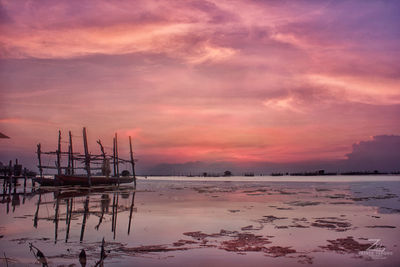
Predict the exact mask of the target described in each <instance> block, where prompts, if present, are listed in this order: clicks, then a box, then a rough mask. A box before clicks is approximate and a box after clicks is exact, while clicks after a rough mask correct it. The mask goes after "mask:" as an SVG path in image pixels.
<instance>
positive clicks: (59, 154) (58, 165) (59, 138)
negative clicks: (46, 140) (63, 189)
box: [57, 131, 61, 175]
mask: <svg viewBox="0 0 400 267" xmlns="http://www.w3.org/2000/svg"><path fill="white" fill-rule="evenodd" d="M57 172H58V175H61V131H58V149H57Z"/></svg>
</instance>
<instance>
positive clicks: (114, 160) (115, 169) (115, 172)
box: [113, 137, 117, 176]
mask: <svg viewBox="0 0 400 267" xmlns="http://www.w3.org/2000/svg"><path fill="white" fill-rule="evenodd" d="M115 163H116V159H115V137H114V138H113V167H114V176H117V168H116V165H115Z"/></svg>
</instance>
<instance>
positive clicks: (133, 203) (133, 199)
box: [128, 191, 136, 235]
mask: <svg viewBox="0 0 400 267" xmlns="http://www.w3.org/2000/svg"><path fill="white" fill-rule="evenodd" d="M135 193H136V192H135V191H133V192H132V202H131V208H130V211H129V224H128V235H129V234H130V232H131V221H132V213H133V206H134V205H135Z"/></svg>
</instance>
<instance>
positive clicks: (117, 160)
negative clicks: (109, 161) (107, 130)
mask: <svg viewBox="0 0 400 267" xmlns="http://www.w3.org/2000/svg"><path fill="white" fill-rule="evenodd" d="M115 157H116V165H117V177H118V178H119V158H118V136H117V133H115Z"/></svg>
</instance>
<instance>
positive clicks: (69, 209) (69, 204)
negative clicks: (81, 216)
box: [65, 198, 74, 243]
mask: <svg viewBox="0 0 400 267" xmlns="http://www.w3.org/2000/svg"><path fill="white" fill-rule="evenodd" d="M73 203H74V198H70V199H67V216H66V218H67V231H66V232H65V243H67V242H68V237H69V229H70V228H71V218H72V206H73Z"/></svg>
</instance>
